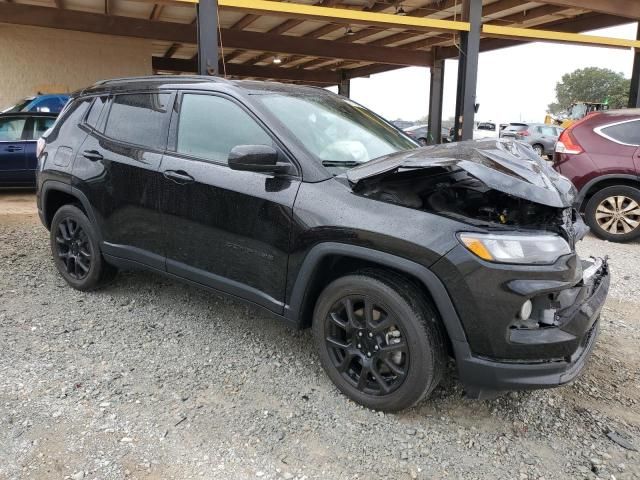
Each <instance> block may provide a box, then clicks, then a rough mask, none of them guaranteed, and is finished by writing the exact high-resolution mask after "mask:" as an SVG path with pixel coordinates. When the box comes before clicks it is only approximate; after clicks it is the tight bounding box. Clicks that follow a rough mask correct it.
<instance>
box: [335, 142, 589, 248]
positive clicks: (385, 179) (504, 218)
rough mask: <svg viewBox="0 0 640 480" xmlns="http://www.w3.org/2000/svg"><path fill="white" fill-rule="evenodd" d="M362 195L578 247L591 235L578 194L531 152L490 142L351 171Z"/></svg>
mask: <svg viewBox="0 0 640 480" xmlns="http://www.w3.org/2000/svg"><path fill="white" fill-rule="evenodd" d="M347 178H348V179H349V180H350V181H351V183H352V187H353V189H354V192H356V193H358V194H360V195H364V196H367V197H370V198H374V199H377V200H380V201H383V202H388V203H393V204H396V205H402V206H404V207H408V208H414V209H417V210H424V211H428V212H432V213H436V214H440V215H444V216H448V217H451V218H455V219H457V220H460V221H464V222H466V223H471V224H474V225H478V226H484V227H488V228H493V227H497V228H500V227H503V228H509V227H511V228H516V229H528V230H545V231H552V232H555V233H558V234H560V235H562V236H563V237H565V238H566V239H567V240H568V241H569V243H570V244H571V245H573V244H575V242H576V241H578V240H580V239H581V238H582V237H583V236H584V235H585V234H586V232H587V231H588V228H587V227H586V225H584V222H582V219H581V218H580V216H579V215H578V214H577V213H576V212H575V211H574V210H573V208H572V201H573V195H574V193H575V192H574V189H573V187H572V185H571V184H570V182H569V181H568V180H567V179H566V178H564V177H561V176H560V175H558V174H557V173H556V172H555V171H553V170H552V169H551V168H550V167H548V166H547V165H546V164H545V163H544V160H542V159H540V158H539V157H538V156H537V155H536V154H535V153H534V152H533V151H532V150H531V149H530V147H528V146H526V145H523V144H519V143H518V142H511V141H504V140H495V139H490V140H487V141H482V142H459V143H457V144H456V143H453V144H447V145H437V146H433V147H426V148H420V149H417V150H415V151H413V152H406V153H402V154H395V155H392V156H388V157H384V158H381V159H379V160H374V161H372V162H369V163H367V164H365V165H363V166H362V167H358V168H354V169H352V170H350V171H349V172H347Z"/></svg>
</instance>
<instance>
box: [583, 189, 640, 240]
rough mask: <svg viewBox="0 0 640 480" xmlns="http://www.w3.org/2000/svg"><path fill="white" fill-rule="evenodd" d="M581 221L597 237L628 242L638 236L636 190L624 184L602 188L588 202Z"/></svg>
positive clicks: (639, 205)
mask: <svg viewBox="0 0 640 480" xmlns="http://www.w3.org/2000/svg"><path fill="white" fill-rule="evenodd" d="M585 220H586V222H587V224H588V225H589V226H590V227H591V231H592V232H593V233H594V234H595V235H597V236H598V237H600V238H602V239H604V240H609V241H611V242H628V241H630V240H633V239H635V238H638V237H639V236H640V190H638V189H637V188H633V187H629V186H626V185H619V186H613V187H606V188H603V189H602V190H600V191H599V192H597V193H596V194H595V195H593V197H591V198H590V199H589V202H588V203H587V207H586V208H585Z"/></svg>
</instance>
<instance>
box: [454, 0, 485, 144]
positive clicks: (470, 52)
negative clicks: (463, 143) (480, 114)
mask: <svg viewBox="0 0 640 480" xmlns="http://www.w3.org/2000/svg"><path fill="white" fill-rule="evenodd" d="M462 20H463V21H466V22H469V23H470V24H471V30H470V31H469V32H460V53H459V55H458V93H457V96H456V124H455V125H456V126H455V129H456V140H471V139H472V138H473V121H474V116H475V104H476V86H477V83H478V56H479V55H480V31H481V29H482V0H463V2H462Z"/></svg>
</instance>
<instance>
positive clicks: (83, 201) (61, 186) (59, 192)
mask: <svg viewBox="0 0 640 480" xmlns="http://www.w3.org/2000/svg"><path fill="white" fill-rule="evenodd" d="M40 195H41V209H42V210H41V215H42V223H43V224H44V225H45V227H47V229H49V228H51V221H52V220H53V216H54V215H55V213H56V212H57V211H58V210H59V209H60V207H62V206H63V205H69V204H75V205H77V206H78V207H79V208H80V209H81V210H82V211H83V212H84V213H85V215H87V217H88V218H89V221H90V222H91V223H92V224H93V226H94V228H95V229H96V232H97V233H98V237H99V238H100V239H102V235H101V232H100V229H99V228H98V224H97V222H96V219H95V215H94V213H93V209H92V208H91V204H90V202H89V199H88V198H87V197H86V196H85V195H84V194H83V193H82V192H81V191H80V190H78V189H77V188H74V187H72V186H71V185H68V184H66V183H63V182H59V181H56V180H48V181H46V182H44V184H43V185H42V187H41V190H40Z"/></svg>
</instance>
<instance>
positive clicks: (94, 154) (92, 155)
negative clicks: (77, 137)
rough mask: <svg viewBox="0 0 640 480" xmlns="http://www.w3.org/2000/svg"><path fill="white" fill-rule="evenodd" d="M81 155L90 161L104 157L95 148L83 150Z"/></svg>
mask: <svg viewBox="0 0 640 480" xmlns="http://www.w3.org/2000/svg"><path fill="white" fill-rule="evenodd" d="M82 156H83V157H84V158H86V159H88V160H91V161H92V162H97V161H98V160H103V159H104V157H103V156H102V154H101V153H100V152H98V151H97V150H85V151H84V152H82Z"/></svg>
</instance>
